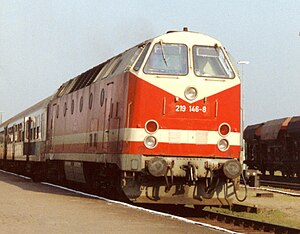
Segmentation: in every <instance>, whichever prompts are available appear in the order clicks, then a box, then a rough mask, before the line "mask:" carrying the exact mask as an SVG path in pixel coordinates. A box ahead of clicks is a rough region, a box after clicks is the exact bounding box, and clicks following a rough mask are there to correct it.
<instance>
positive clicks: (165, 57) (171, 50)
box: [144, 42, 188, 75]
mask: <svg viewBox="0 0 300 234" xmlns="http://www.w3.org/2000/svg"><path fill="white" fill-rule="evenodd" d="M144 72H145V73H146V74H166V75H186V74H187V73H188V65H187V46H186V45H183V44H164V43H162V42H160V43H156V44H155V45H154V47H153V49H152V51H151V54H150V56H149V59H148V60H147V63H146V65H145V67H144Z"/></svg>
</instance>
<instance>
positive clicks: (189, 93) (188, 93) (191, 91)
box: [184, 87, 198, 101]
mask: <svg viewBox="0 0 300 234" xmlns="http://www.w3.org/2000/svg"><path fill="white" fill-rule="evenodd" d="M197 94H198V93H197V89H195V88H194V87H188V88H186V90H185V91H184V96H185V97H186V99H188V100H190V101H191V100H194V99H195V98H196V97H197Z"/></svg>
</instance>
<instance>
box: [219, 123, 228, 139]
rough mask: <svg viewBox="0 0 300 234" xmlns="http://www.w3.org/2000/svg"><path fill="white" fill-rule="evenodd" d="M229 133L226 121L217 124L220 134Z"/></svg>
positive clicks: (225, 134)
mask: <svg viewBox="0 0 300 234" xmlns="http://www.w3.org/2000/svg"><path fill="white" fill-rule="evenodd" d="M229 133H230V126H229V124H228V123H222V124H220V126H219V134H220V135H221V136H223V137H224V136H227V135H228V134H229Z"/></svg>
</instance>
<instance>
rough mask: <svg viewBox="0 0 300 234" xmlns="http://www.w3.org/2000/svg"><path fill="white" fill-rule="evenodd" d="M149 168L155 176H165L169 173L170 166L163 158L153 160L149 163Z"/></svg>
mask: <svg viewBox="0 0 300 234" xmlns="http://www.w3.org/2000/svg"><path fill="white" fill-rule="evenodd" d="M147 168H148V171H149V173H150V174H151V175H153V176H156V177H158V176H164V175H165V174H166V173H167V169H168V164H167V162H166V160H165V159H163V158H152V159H151V160H149V161H148V164H147Z"/></svg>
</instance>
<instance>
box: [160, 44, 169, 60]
mask: <svg viewBox="0 0 300 234" xmlns="http://www.w3.org/2000/svg"><path fill="white" fill-rule="evenodd" d="M159 44H160V46H161V54H162V57H163V59H164V62H165V64H166V66H168V63H167V59H166V54H165V51H164V47H163V41H162V40H160V41H159Z"/></svg>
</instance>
